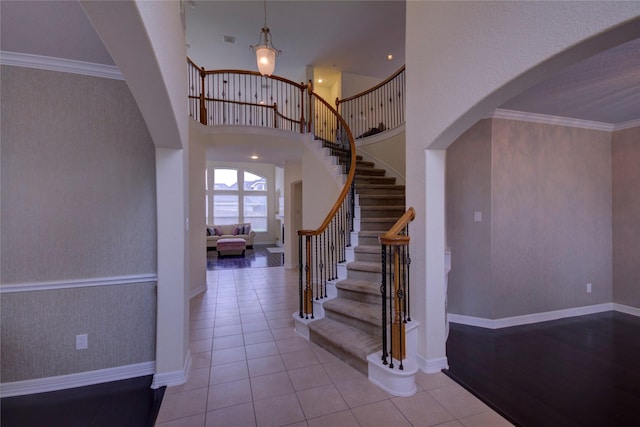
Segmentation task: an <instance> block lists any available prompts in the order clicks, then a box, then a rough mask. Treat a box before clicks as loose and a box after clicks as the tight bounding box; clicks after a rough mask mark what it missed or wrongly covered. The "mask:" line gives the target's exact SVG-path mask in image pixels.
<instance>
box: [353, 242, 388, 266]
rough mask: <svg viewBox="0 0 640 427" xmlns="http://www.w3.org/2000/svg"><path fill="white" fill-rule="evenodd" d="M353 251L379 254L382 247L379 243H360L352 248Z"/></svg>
mask: <svg viewBox="0 0 640 427" xmlns="http://www.w3.org/2000/svg"><path fill="white" fill-rule="evenodd" d="M354 252H360V253H367V254H380V253H382V247H381V246H380V245H375V246H374V245H360V246H356V247H355V248H354ZM381 262H382V261H381Z"/></svg>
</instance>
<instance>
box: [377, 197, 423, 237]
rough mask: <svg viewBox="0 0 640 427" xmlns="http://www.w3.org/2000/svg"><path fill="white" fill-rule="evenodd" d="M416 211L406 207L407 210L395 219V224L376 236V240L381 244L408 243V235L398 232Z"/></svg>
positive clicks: (413, 217)
mask: <svg viewBox="0 0 640 427" xmlns="http://www.w3.org/2000/svg"><path fill="white" fill-rule="evenodd" d="M415 217H416V211H415V209H413V207H410V208H409V209H407V211H406V212H405V213H404V214H403V215H402V216H401V217H400V218H399V219H398V220H397V221H396V223H395V224H393V226H392V227H391V228H390V229H389V231H387V232H386V233H384V234H383V235H381V236H380V237H378V240H379V241H380V243H382V244H383V245H392V246H402V245H407V244H409V240H410V239H409V236H404V235H401V234H398V233H399V232H400V231H402V230H404V228H405V227H406V226H407V225H408V224H409V223H410V222H411V221H413V220H414V219H415Z"/></svg>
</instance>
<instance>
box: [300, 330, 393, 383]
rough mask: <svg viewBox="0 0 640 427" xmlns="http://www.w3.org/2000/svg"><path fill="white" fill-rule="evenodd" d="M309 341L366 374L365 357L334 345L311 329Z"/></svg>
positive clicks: (367, 365) (367, 370) (366, 363)
mask: <svg viewBox="0 0 640 427" xmlns="http://www.w3.org/2000/svg"><path fill="white" fill-rule="evenodd" d="M309 341H311V342H313V343H315V344H317V345H319V346H320V347H322V348H324V349H325V350H327V351H328V352H329V353H331V354H333V355H334V356H336V357H337V358H338V359H340V360H342V361H344V362H346V363H348V364H349V365H350V366H352V367H353V368H355V369H357V370H358V371H360V372H362V373H363V374H364V375H368V372H369V364H368V362H367V360H366V359H360V358H359V357H357V356H354V355H353V354H351V353H350V352H348V351H346V350H345V349H344V348H342V347H338V346H336V345H335V344H334V343H333V342H331V341H329V340H327V339H326V338H325V337H323V336H322V335H320V334H317V333H315V332H314V331H313V330H310V331H309ZM380 347H382V344H380Z"/></svg>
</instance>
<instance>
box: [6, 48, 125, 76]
mask: <svg viewBox="0 0 640 427" xmlns="http://www.w3.org/2000/svg"><path fill="white" fill-rule="evenodd" d="M0 64H2V65H12V66H14V67H24V68H35V69H39V70H48V71H59V72H61V73H73V74H82V75H85V76H93V77H102V78H106V79H114V80H124V77H122V73H120V70H119V69H118V67H116V66H114V65H104V64H94V63H91V62H82V61H74V60H71V59H62V58H52V57H50V56H41V55H31V54H27V53H18V52H8V51H0Z"/></svg>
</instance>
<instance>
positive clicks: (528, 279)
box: [446, 119, 637, 319]
mask: <svg viewBox="0 0 640 427" xmlns="http://www.w3.org/2000/svg"><path fill="white" fill-rule="evenodd" d="M611 152H612V151H611V133H609V132H603V131H595V130H586V129H577V128H572V127H565V126H557V125H545V124H534V123H528V122H518V121H509V120H501V119H495V120H484V121H481V122H479V123H478V124H476V125H475V126H474V127H472V128H471V129H470V130H469V131H468V132H467V133H466V134H465V135H463V137H461V138H460V139H459V140H458V141H456V142H455V143H454V144H453V145H452V146H451V147H450V148H449V149H448V150H447V190H446V191H447V206H448V208H447V236H448V244H449V246H450V247H451V251H452V263H453V269H452V271H451V273H450V276H449V301H448V302H449V306H448V307H449V311H450V312H451V313H456V314H462V315H469V316H476V317H483V318H489V319H497V318H504V317H510V316H517V315H524V314H530V313H539V312H544V311H550V310H560V309H565V308H572V307H580V306H587V305H593V304H600V303H604V302H612V298H613V282H612V265H613V261H612V250H613V249H612V248H613V246H612V245H613V243H612V240H613V238H612V201H611V200H612V190H611V188H612V166H611V165H612V163H611V159H612V155H611ZM475 211H482V221H481V222H475V221H474V212H475ZM636 224H637V222H636ZM587 283H592V289H593V291H592V292H591V293H586V284H587Z"/></svg>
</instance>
